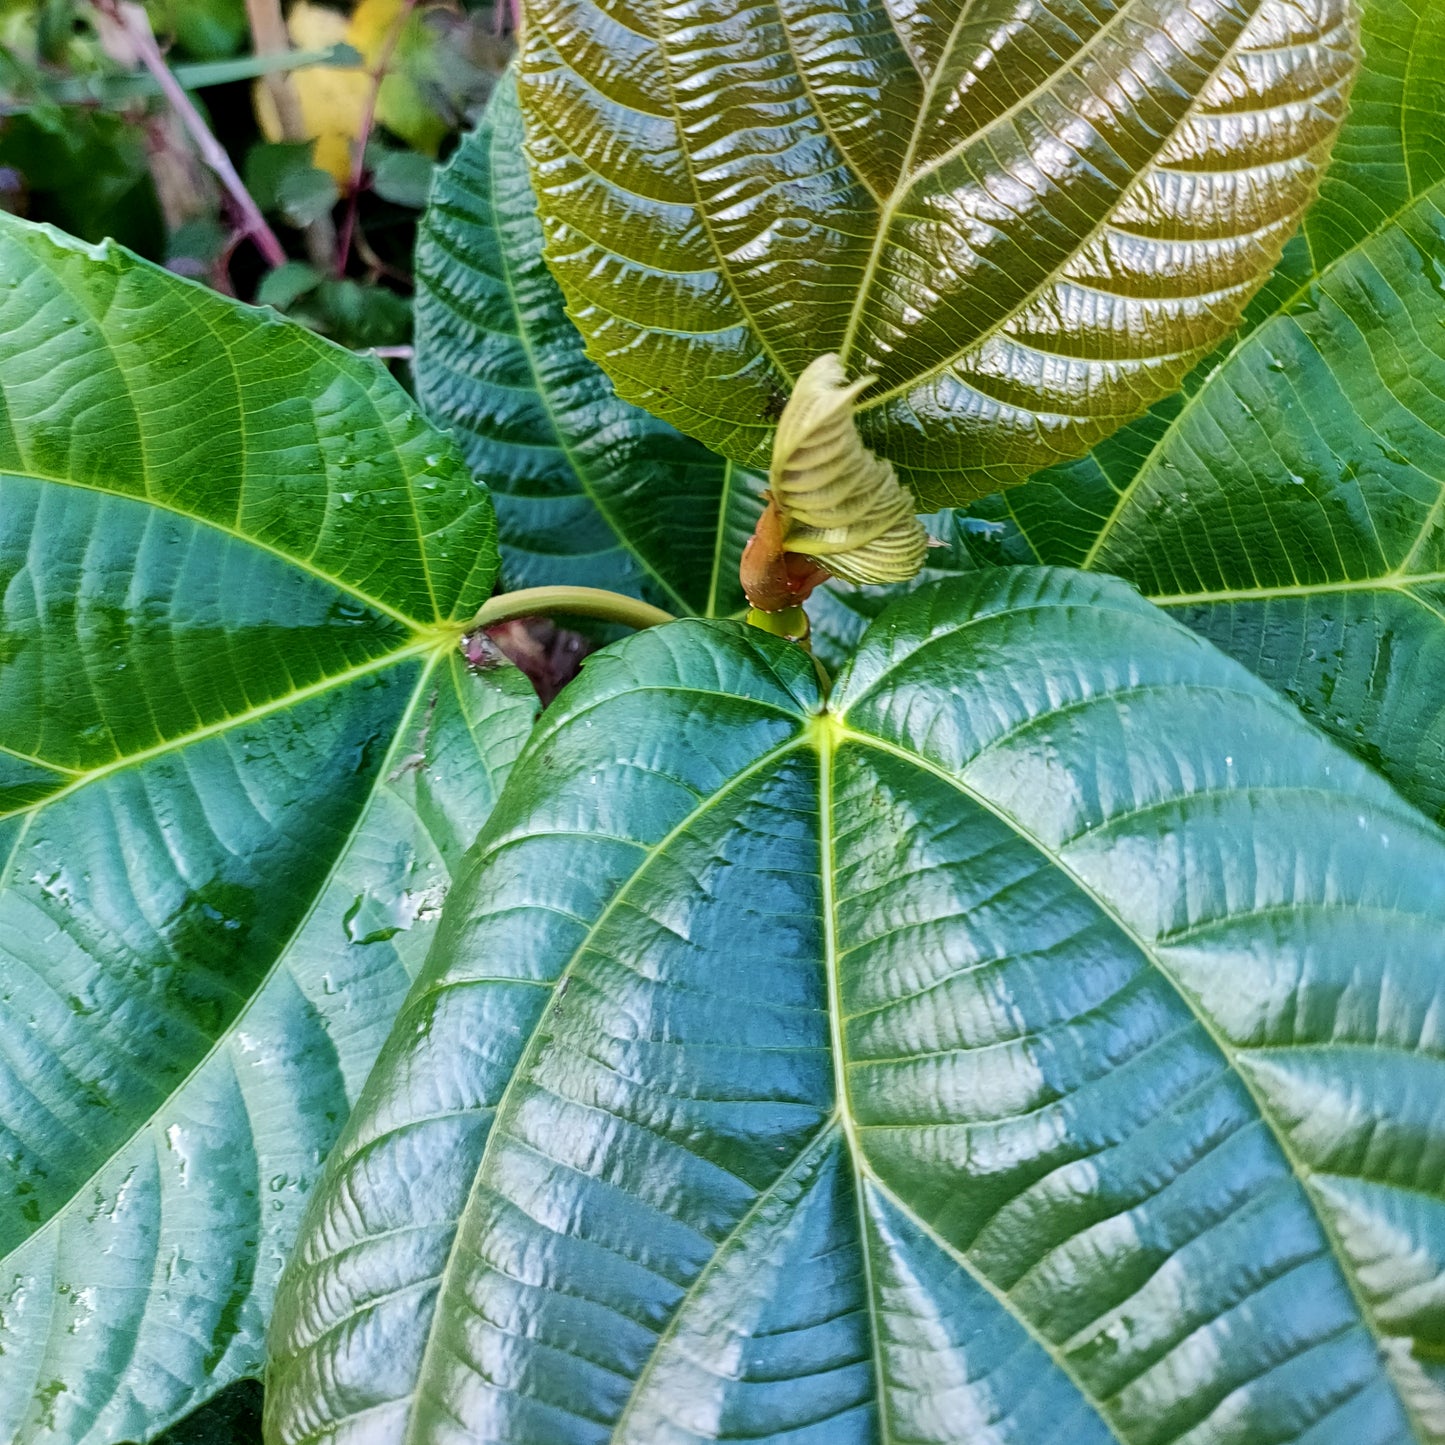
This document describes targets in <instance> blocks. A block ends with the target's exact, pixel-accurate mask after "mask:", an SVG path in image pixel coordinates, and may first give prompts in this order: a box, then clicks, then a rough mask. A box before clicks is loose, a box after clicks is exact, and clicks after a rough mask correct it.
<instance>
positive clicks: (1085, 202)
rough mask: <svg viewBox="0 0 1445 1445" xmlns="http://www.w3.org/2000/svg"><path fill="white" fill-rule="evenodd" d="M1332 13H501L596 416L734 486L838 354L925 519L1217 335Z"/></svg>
mask: <svg viewBox="0 0 1445 1445" xmlns="http://www.w3.org/2000/svg"><path fill="white" fill-rule="evenodd" d="M1353 14H1354V11H1353V5H1352V3H1351V0H924V3H919V4H914V3H903V0H878V3H876V4H867V5H864V4H852V3H839V0H825V3H822V4H797V3H794V0H765V3H753V0H617V3H609V4H597V3H595V0H528V5H527V26H526V31H525V41H524V47H523V66H522V70H521V91H522V105H523V110H524V112H525V114H526V117H527V125H528V142H529V149H530V154H531V159H532V164H533V172H534V177H535V179H536V183H537V187H538V195H539V197H540V203H541V210H542V214H543V220H544V224H545V226H546V228H547V237H548V250H547V255H548V260H549V262H550V264H551V266H552V269H553V271H554V273H555V274H556V275H557V276H558V278H559V280H560V281H561V283H562V287H563V289H564V291H565V292H566V293H567V297H568V302H569V305H570V308H571V313H572V315H573V317H574V319H575V320H576V321H577V323H578V325H579V326H580V328H581V329H582V331H583V333H584V335H585V336H586V337H587V342H588V350H589V354H590V355H591V356H592V357H593V358H594V359H595V360H597V361H598V362H599V363H600V364H601V365H602V366H603V367H604V368H605V369H606V370H607V371H608V372H609V374H610V375H611V376H612V378H613V380H614V381H615V383H616V384H617V388H618V391H619V393H620V394H621V395H623V396H625V397H627V398H628V399H629V400H632V401H636V402H639V403H640V404H642V405H645V406H646V407H648V409H649V410H651V411H653V412H655V413H656V414H657V415H659V416H663V417H666V418H667V419H668V420H670V421H672V422H673V423H674V424H675V425H677V426H679V427H680V428H682V429H683V430H684V431H686V432H688V433H689V434H690V435H693V436H696V437H698V438H699V439H700V440H702V441H704V442H706V443H707V444H708V445H709V446H711V447H713V448H714V449H715V450H717V451H720V452H722V453H724V454H725V455H727V456H729V457H732V458H733V459H734V460H737V461H739V462H742V463H744V464H748V465H754V466H761V465H765V464H766V460H767V455H768V447H769V442H770V437H771V427H772V422H773V420H774V419H775V417H776V415H777V406H778V405H779V403H780V402H781V400H783V399H785V398H786V396H787V395H788V393H789V391H790V390H791V389H792V386H793V383H794V382H795V380H796V379H797V377H798V376H799V374H800V373H801V372H802V370H803V368H804V367H805V366H806V365H807V364H808V363H809V362H810V361H812V360H813V359H814V358H815V357H817V356H819V355H821V354H823V353H825V352H833V351H836V352H839V353H841V355H842V358H843V362H844V364H845V366H846V368H847V370H848V373H849V375H851V376H854V377H862V376H865V375H872V376H876V377H877V378H878V382H877V385H876V386H874V387H873V388H872V389H871V391H870V392H869V393H868V394H867V395H866V396H865V397H864V398H863V400H862V402H861V403H860V405H861V407H862V411H861V414H860V417H859V423H860V426H861V428H862V430H863V435H864V440H865V442H867V444H868V445H869V446H870V447H872V448H873V449H874V450H875V451H877V452H878V453H879V454H880V455H882V456H884V457H886V458H888V459H889V460H891V461H892V462H893V463H894V464H895V465H896V466H897V468H898V472H899V476H900V478H901V480H903V481H904V482H906V483H908V484H909V485H910V486H911V487H912V488H913V490H914V491H915V492H916V493H917V495H918V496H919V498H920V500H922V501H923V502H924V503H925V504H926V505H929V506H935V507H936V506H939V505H942V504H943V503H945V502H957V501H964V500H967V499H969V498H971V497H977V496H980V495H982V494H984V493H987V492H990V491H993V490H994V489H995V488H997V487H999V486H1001V485H1009V484H1012V483H1014V482H1018V481H1021V480H1023V479H1024V478H1025V477H1026V476H1027V475H1028V474H1029V473H1030V472H1032V471H1034V470H1036V469H1037V468H1039V467H1041V466H1046V465H1049V464H1051V463H1053V462H1057V461H1060V460H1063V459H1065V458H1067V457H1071V456H1077V455H1079V454H1080V453H1082V452H1083V451H1085V450H1086V449H1087V448H1088V447H1090V446H1091V445H1093V444H1094V443H1095V442H1097V441H1098V440H1099V439H1100V438H1101V437H1103V436H1106V435H1107V434H1108V433H1109V432H1110V431H1112V430H1113V429H1114V428H1115V427H1117V426H1118V425H1119V424H1120V423H1122V422H1124V421H1126V420H1128V419H1129V418H1130V417H1133V416H1137V415H1138V414H1139V413H1140V412H1141V411H1142V410H1143V409H1144V408H1145V407H1146V406H1147V405H1148V404H1149V403H1150V402H1151V401H1153V400H1156V399H1157V398H1159V397H1161V396H1163V395H1165V394H1167V393H1168V392H1171V391H1173V390H1174V389H1175V387H1176V386H1177V385H1178V384H1179V381H1180V379H1181V378H1182V377H1183V376H1184V375H1185V374H1186V373H1187V372H1188V371H1189V369H1190V368H1191V367H1192V366H1193V364H1194V363H1195V361H1197V360H1198V359H1199V358H1200V357H1201V356H1203V355H1204V354H1205V353H1206V352H1207V351H1208V350H1210V349H1211V348H1212V347H1213V346H1215V345H1216V344H1217V343H1218V342H1219V341H1220V340H1221V339H1223V337H1225V336H1226V335H1228V333H1229V332H1230V330H1232V329H1233V327H1234V325H1235V323H1236V322H1237V320H1238V318H1239V315H1240V311H1241V308H1242V307H1243V305H1244V304H1245V302H1246V301H1247V300H1248V299H1249V297H1250V295H1251V294H1252V293H1253V292H1254V291H1255V289H1256V288H1257V287H1258V286H1259V285H1260V283H1262V282H1263V281H1264V280H1265V278H1266V277H1267V276H1268V275H1269V272H1270V270H1271V268H1272V267H1273V266H1274V264H1275V262H1276V261H1277V260H1278V258H1279V255H1280V250H1281V248H1282V247H1283V246H1284V244H1285V242H1286V240H1287V239H1288V238H1289V236H1290V234H1291V232H1292V231H1293V230H1294V229H1295V226H1296V224H1297V223H1298V220H1299V217H1300V214H1301V212H1302V211H1303V209H1304V208H1305V206H1306V205H1307V204H1308V202H1309V200H1310V199H1311V197H1312V196H1313V193H1314V188H1315V185H1316V182H1317V180H1318V174H1319V170H1320V167H1321V166H1322V164H1323V162H1324V160H1325V158H1326V156H1327V153H1328V150H1329V145H1330V142H1331V140H1332V138H1333V135H1334V132H1335V130H1336V128H1337V126H1338V124H1339V121H1340V119H1341V117H1342V115H1343V114H1344V110H1345V104H1346V96H1347V92H1348V89H1349V81H1350V76H1351V74H1352V70H1353V66H1354V61H1355V44H1354V36H1353Z"/></svg>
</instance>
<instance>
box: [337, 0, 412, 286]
mask: <svg viewBox="0 0 1445 1445" xmlns="http://www.w3.org/2000/svg"><path fill="white" fill-rule="evenodd" d="M415 9H416V0H402V7H401V9H400V10H399V11H398V12H397V16H396V19H395V20H393V21H392V22H391V29H390V30H389V31H388V32H387V35H386V39H385V40H384V41H383V42H382V46H381V49H380V50H379V51H378V52H377V56H376V64H375V65H374V66H373V67H372V68H371V70H370V72H369V74H370V76H371V90H370V93H369V94H368V95H367V97H366V109H365V110H364V111H362V113H361V131H360V134H359V135H358V136H357V138H356V156H355V158H354V159H353V160H352V163H351V194H350V195H348V196H347V198H346V215H345V218H344V219H343V220H342V222H341V239H340V240H339V241H338V242H337V245H336V274H337V275H338V276H345V275H346V263H347V262H348V261H350V260H351V238H352V236H353V235H354V234H355V232H356V208H357V205H358V204H359V203H360V200H361V181H362V177H363V176H365V174H366V146H367V142H368V141H370V139H371V129H372V127H373V126H374V125H375V124H376V102H377V99H378V97H379V96H380V95H381V83H382V81H383V80H385V79H386V72H387V68H388V66H390V64H391V57H392V56H393V55H394V54H395V53H396V47H397V45H398V44H399V43H400V41H401V33H402V31H403V30H405V29H406V26H407V22H408V21H409V20H410V19H411V13H412V11H413V10H415Z"/></svg>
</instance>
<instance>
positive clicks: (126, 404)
mask: <svg viewBox="0 0 1445 1445" xmlns="http://www.w3.org/2000/svg"><path fill="white" fill-rule="evenodd" d="M494 537H495V525H494V522H493V519H492V515H491V508H490V504H489V503H488V501H487V498H486V495H485V493H484V492H482V491H481V490H480V489H478V488H477V487H476V486H475V485H474V484H473V482H472V480H471V478H470V477H469V475H468V474H467V471H466V468H465V466H464V465H463V463H462V459H461V457H460V456H459V455H458V454H457V452H456V451H455V449H454V448H453V447H452V446H451V444H450V443H449V442H447V441H446V440H445V439H444V438H443V437H441V436H439V435H438V434H437V433H436V432H434V431H433V430H432V429H431V428H430V427H429V426H428V425H427V424H426V423H425V422H424V421H423V420H422V419H421V417H420V416H419V415H418V413H417V411H416V408H415V406H414V404H413V403H412V402H411V401H410V399H409V398H408V397H407V396H406V395H405V393H404V392H402V391H401V389H400V388H399V387H398V386H396V385H395V383H394V382H393V381H392V380H391V379H390V378H389V377H388V376H387V375H386V374H385V372H384V371H383V370H382V369H381V368H380V366H379V365H378V364H377V363H375V362H374V361H369V360H363V359H361V358H359V357H354V356H351V355H349V354H348V353H346V352H343V351H340V350H338V349H337V348H335V347H333V346H331V345H329V344H327V343H325V342H323V341H321V340H319V339H318V338H317V337H315V336H313V335H311V334H310V333H308V332H306V331H305V330H303V329H302V328H301V327H299V326H296V325H294V324H292V323H290V322H283V321H282V320H281V319H280V318H278V317H276V316H275V315H274V314H273V313H268V312H260V311H253V310H251V309H250V308H247V307H242V306H238V305H236V304H235V303H233V302H229V301H226V300H224V299H222V298H220V297H218V296H216V295H214V294H213V293H210V292H207V291H204V290H203V289H201V288H200V287H197V286H194V285H192V284H191V283H189V282H186V281H182V280H180V279H179V278H177V277H175V276H171V275H168V274H167V273H165V272H164V271H161V270H159V269H158V268H156V267H153V266H151V265H148V264H146V263H144V262H141V261H138V260H137V259H136V258H134V257H132V256H130V255H128V254H127V253H125V252H123V251H120V250H119V249H116V248H112V247H100V248H95V249H89V248H85V247H82V246H80V245H79V244H78V243H76V242H71V241H68V240H65V239H64V238H61V237H59V236H58V235H56V234H54V233H51V232H48V231H45V230H42V229H39V228H34V227H29V226H26V225H25V224H24V223H22V222H18V221H15V220H13V219H11V218H8V217H5V218H0V599H3V610H0V867H3V873H0V1439H3V1440H6V1441H19V1442H25V1445H32V1442H34V1445H39V1442H47V1445H49V1442H78V1441H91V1442H109V1441H116V1440H128V1439H145V1438H149V1437H150V1436H152V1435H154V1434H156V1433H157V1432H158V1431H159V1430H161V1429H162V1428H163V1427H164V1426H165V1425H166V1424H168V1423H169V1422H170V1421H172V1420H174V1419H176V1418H178V1417H179V1416H181V1415H183V1414H184V1413H185V1412H186V1411H187V1410H189V1409H191V1408H192V1407H194V1406H195V1405H197V1404H198V1403H200V1402H202V1401H203V1400H205V1399H206V1398H207V1397H208V1396H209V1395H211V1394H212V1393H214V1392H215V1391H216V1390H218V1389H219V1388H220V1387H221V1386H222V1385H224V1384H225V1383H226V1382H227V1381H228V1380H232V1379H235V1378H236V1377H238V1376H241V1375H245V1374H248V1373H255V1372H256V1371H257V1370H258V1369H259V1366H260V1363H261V1344H262V1331H263V1329H264V1326H265V1321H266V1318H267V1316H268V1313H269V1306H270V1301H271V1296H272V1292H273V1289H274V1286H275V1281H276V1277H277V1275H278V1273H279V1270H280V1265H281V1261H282V1258H283V1257H284V1255H285V1252H286V1250H287V1248H288V1246H289V1243H290V1240H291V1239H292V1237H293V1235H294V1233H295V1230H296V1226H297V1222H298V1219H299V1214H300V1206H301V1204H302V1202H303V1200H304V1199H305V1197H306V1194H307V1191H308V1189H309V1187H310V1185H311V1184H312V1182H313V1181H314V1180H315V1178H316V1176H317V1174H318V1172H319V1167H320V1162H321V1159H322V1158H323V1156H324V1154H325V1152H326V1150H327V1149H328V1148H329V1146H330V1144H331V1143H332V1141H333V1140H334V1139H335V1137H336V1135H337V1133H338V1131H339V1130H340V1128H341V1126H342V1124H343V1123H344V1121H345V1118H346V1115H347V1113H348V1111H349V1109H350V1105H351V1101H352V1100H353V1098H354V1097H355V1094H356V1092H357V1090H358V1089H359V1087H360V1085H361V1083H362V1081H363V1079H364V1078H365V1076H366V1072H367V1070H368V1069H369V1067H370V1065H371V1062H372V1059H373V1058H374V1056H375V1052H376V1050H377V1048H378V1047H379V1046H380V1044H381V1042H382V1040H383V1038H384V1037H385V1033H386V1030H387V1028H388V1027H389V1024H390V1021H391V1018H392V1015H393V1014H394V1012H395V1008H396V1005H397V1003H398V1002H399V1001H400V998H401V996H402V995H403V993H404V992H405V989H406V986H407V983H408V979H409V976H410V974H412V973H414V972H415V970H416V967H417V966H418V965H419V963H420V960H421V956H422V954H423V953H424V952H425V949H426V945H427V941H428V938H429V936H430V934H431V932H432V930H433V927H434V921H435V918H436V916H437V914H438V912H439V909H440V904H441V899H442V897H443V896H444V894H445V891H446V888H447V886H448V882H449V878H450V873H451V869H452V867H453V866H454V865H455V863H456V862H457V860H458V859H459V857H460V856H461V854H462V852H463V851H464V850H465V848H466V847H467V846H468V844H469V843H470V842H471V840H472V838H473V836H474V835H475V832H476V829H477V827H478V826H479V825H480V823H481V821H482V820H483V818H485V816H486V814H487V812H488V810H489V808H490V806H491V802H492V800H493V798H494V796H495V794H496V792H497V790H498V788H499V786H500V783H501V779H502V776H503V775H504V773H505V770H506V768H507V766H508V765H509V764H510V762H511V760H512V758H513V757H514V756H515V754H516V752H517V750H518V748H519V747H520V745H521V742H522V739H523V738H524V737H525V734H526V732H527V730H528V728H529V726H530V722H531V718H532V715H533V712H534V703H533V700H532V699H531V698H530V696H529V694H528V691H527V689H526V688H525V686H524V685H522V684H520V683H519V682H518V681H515V680H514V675H513V674H510V673H508V672H507V671H506V670H505V669H503V670H501V671H498V672H497V673H495V674H492V675H489V676H486V677H481V676H476V675H473V674H472V673H471V672H469V671H468V669H467V668H466V666H465V665H464V663H463V659H462V657H461V655H460V653H459V651H458V649H457V640H458V638H459V636H460V633H461V630H462V627H463V626H464V621H463V619H465V618H467V617H469V616H470V615H471V612H472V611H473V610H474V609H475V607H476V606H477V605H478V604H479V603H480V602H481V601H482V600H483V599H484V598H485V596H486V594H487V592H488V591H489V589H490V586H491V582H492V578H493V576H494V574H495V570H496V550H495V540H494Z"/></svg>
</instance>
